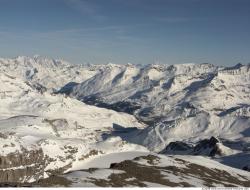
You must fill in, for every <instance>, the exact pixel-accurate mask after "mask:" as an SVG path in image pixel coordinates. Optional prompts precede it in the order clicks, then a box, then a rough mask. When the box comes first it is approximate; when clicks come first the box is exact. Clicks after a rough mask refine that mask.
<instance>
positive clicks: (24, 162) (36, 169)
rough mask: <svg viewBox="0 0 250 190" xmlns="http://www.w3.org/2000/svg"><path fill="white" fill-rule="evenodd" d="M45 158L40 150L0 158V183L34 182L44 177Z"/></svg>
mask: <svg viewBox="0 0 250 190" xmlns="http://www.w3.org/2000/svg"><path fill="white" fill-rule="evenodd" d="M45 166H46V158H45V156H44V154H43V151H42V149H38V150H30V151H29V150H26V149H24V148H23V149H22V152H21V153H20V152H15V153H10V154H8V155H6V156H0V183H21V182H24V181H30V182H31V181H35V180H38V179H39V178H41V177H43V176H44V169H45Z"/></svg>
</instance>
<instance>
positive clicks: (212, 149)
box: [193, 137, 221, 156]
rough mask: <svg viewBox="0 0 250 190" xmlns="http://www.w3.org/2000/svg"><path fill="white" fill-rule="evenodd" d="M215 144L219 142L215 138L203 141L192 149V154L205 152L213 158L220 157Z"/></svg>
mask: <svg viewBox="0 0 250 190" xmlns="http://www.w3.org/2000/svg"><path fill="white" fill-rule="evenodd" d="M217 143H219V140H218V139H217V138H215V137H211V138H210V139H204V140H202V141H200V142H199V143H198V144H197V145H196V146H195V147H194V150H193V152H194V154H201V153H202V152H204V151H206V150H207V151H206V152H208V156H215V155H216V154H218V155H221V152H220V150H219V148H218V146H217Z"/></svg>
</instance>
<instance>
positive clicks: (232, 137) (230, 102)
mask: <svg viewBox="0 0 250 190" xmlns="http://www.w3.org/2000/svg"><path fill="white" fill-rule="evenodd" d="M0 84H1V89H0V105H1V108H0V171H1V172H0V185H1V184H3V185H5V184H7V186H8V185H12V184H13V185H14V186H15V185H20V186H22V184H24V185H34V186H36V185H37V186H46V185H59V186H77V185H80V186H89V185H90V186H92V185H97V186H127V185H132V186H156V185H157V184H158V185H167V186H203V185H204V186H209V182H210V185H211V186H216V185H223V186H228V185H229V186H230V185H232V186H234V185H236V186H242V185H245V186H247V185H248V183H247V181H249V180H250V174H249V172H245V171H243V170H239V169H244V170H250V160H249V159H250V129H249V126H250V118H249V117H250V101H249V100H250V65H241V64H238V65H236V66H234V67H230V68H226V67H217V66H214V65H212V64H180V65H147V66H138V65H132V64H127V65H117V64H111V63H110V64H106V65H74V64H71V63H68V62H66V61H63V60H54V59H49V58H45V57H41V56H34V57H33V58H31V57H24V56H20V57H17V58H14V59H0ZM163 154H164V155H163ZM147 155H154V158H155V157H156V158H155V159H156V160H157V163H156V164H154V163H151V162H150V163H147V162H146V161H145V158H147ZM180 155H181V156H180ZM197 155H200V156H197ZM136 157H139V158H136ZM149 157H150V156H149ZM134 158H136V159H135V160H133V159H134ZM124 160H126V161H124ZM180 160H182V161H180ZM124 162H125V163H127V162H129V166H128V168H130V167H132V166H134V167H142V166H144V167H148V168H147V169H148V170H150V171H152V172H156V173H157V175H158V174H159V178H162V175H165V174H164V172H166V171H165V169H166V167H167V168H168V169H169V168H171V167H173V166H172V164H173V163H175V162H176V164H177V165H178V168H187V170H184V169H181V172H180V173H178V175H177V174H176V173H172V174H171V173H170V174H169V176H167V178H166V179H165V178H164V179H162V181H158V182H156V181H154V180H152V179H149V178H148V177H147V176H140V175H139V176H138V175H137V174H135V173H131V171H130V169H127V168H123V164H124ZM177 162H178V163H177ZM219 162H220V163H219ZM114 163H116V164H115V165H114ZM204 163H207V164H205V165H204ZM223 164H226V165H228V166H225V165H223ZM131 165H132V166H131ZM190 165H191V166H193V165H195V167H198V168H200V169H202V170H203V169H204V171H207V172H208V173H211V174H212V173H214V172H215V171H220V172H222V173H224V174H225V175H226V176H227V178H223V179H222V178H219V177H218V176H217V178H214V180H212V179H211V178H209V179H206V180H204V176H201V175H198V174H196V173H194V171H193V170H192V169H194V168H189V169H188V167H189V166H190ZM213 165H216V167H213ZM191 166H190V167H191ZM229 166H232V167H234V168H232V167H229ZM126 167H127V165H126ZM201 167H203V168H201ZM204 167H205V168H204ZM90 168H99V169H96V170H95V169H94V170H93V171H92V169H90ZM105 168H106V169H105ZM235 168H238V169H235ZM83 169H84V170H86V171H84V172H83V171H78V170H83ZM111 170H117V173H115V174H114V176H113V175H112V176H111V173H110V171H111ZM121 170H123V171H121ZM156 170H157V171H156ZM124 171H125V173H127V174H126V175H125V174H121V173H120V172H123V173H124ZM225 172H226V173H227V174H226V173H225ZM228 173H229V174H230V176H229V174H228ZM62 174H63V175H62ZM116 174H117V175H116ZM100 175H104V176H103V178H102V177H101V178H100V177H99V176H100ZM120 175H122V176H123V177H124V179H123V180H122V181H118V182H114V181H112V180H113V177H114V178H115V179H116V178H120V177H121V176H120ZM173 175H176V178H173ZM183 175H187V176H188V177H187V178H189V180H188V182H187V181H186V180H184V179H183ZM105 176H106V177H105ZM239 176H241V177H239ZM90 178H91V179H92V180H89V179H90ZM130 178H133V179H131V182H129V179H130ZM126 179H128V180H126ZM190 179H192V180H191V182H190ZM57 180H59V181H60V183H58V184H54V182H56V181H57ZM166 180H167V181H166ZM230 180H234V181H233V182H229V181H230ZM61 181H64V182H65V183H66V182H68V184H66V185H65V184H64V183H61ZM69 184H70V185H69ZM248 186H249V185H248Z"/></svg>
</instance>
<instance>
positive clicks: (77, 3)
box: [0, 0, 250, 65]
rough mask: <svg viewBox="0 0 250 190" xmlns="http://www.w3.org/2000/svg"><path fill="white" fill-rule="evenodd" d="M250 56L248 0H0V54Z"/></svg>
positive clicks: (170, 60)
mask: <svg viewBox="0 0 250 190" xmlns="http://www.w3.org/2000/svg"><path fill="white" fill-rule="evenodd" d="M35 54H39V55H44V56H49V57H54V58H63V59H65V60H68V61H70V62H73V63H86V62H90V63H97V64H99V63H107V62H113V63H122V64H123V63H127V62H130V63H140V64H150V63H153V62H156V61H157V62H158V61H159V62H161V63H167V64H177V63H185V62H195V63H205V62H206V63H213V64H216V65H234V64H236V63H238V62H241V63H245V64H246V63H249V62H250V1H249V0H0V56H1V57H15V56H17V55H28V56H32V55H35Z"/></svg>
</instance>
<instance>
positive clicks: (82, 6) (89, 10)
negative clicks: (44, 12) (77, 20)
mask: <svg viewBox="0 0 250 190" xmlns="http://www.w3.org/2000/svg"><path fill="white" fill-rule="evenodd" d="M64 2H65V4H66V5H67V6H68V7H70V8H71V9H74V10H76V11H78V12H80V13H81V14H84V15H87V16H89V17H90V18H93V19H94V20H98V21H102V20H104V19H106V16H104V15H102V14H101V13H100V10H99V8H98V7H97V5H95V4H93V3H91V1H87V0H65V1H64Z"/></svg>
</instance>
